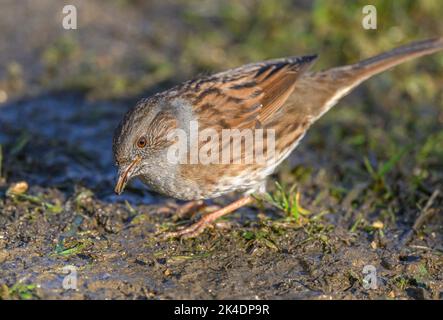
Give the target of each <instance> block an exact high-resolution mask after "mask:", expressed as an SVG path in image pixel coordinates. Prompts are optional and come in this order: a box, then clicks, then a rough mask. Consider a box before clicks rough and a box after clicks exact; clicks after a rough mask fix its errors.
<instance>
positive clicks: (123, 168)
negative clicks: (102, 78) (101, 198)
mask: <svg viewBox="0 0 443 320" xmlns="http://www.w3.org/2000/svg"><path fill="white" fill-rule="evenodd" d="M169 109H170V108H167V107H165V105H164V104H162V103H161V102H159V101H158V100H156V99H147V100H142V101H140V102H139V103H138V104H137V105H136V106H135V107H134V108H133V109H132V110H130V111H129V112H128V113H127V114H126V115H125V117H124V118H123V120H122V121H121V123H120V125H119V126H118V127H117V129H116V130H115V133H114V139H113V153H114V159H115V162H116V165H117V167H118V180H117V184H116V186H115V192H116V193H117V194H121V193H122V192H123V190H124V188H125V186H126V184H127V183H128V181H129V180H131V179H132V178H135V177H137V176H141V175H149V174H152V172H153V171H154V172H155V170H156V168H158V167H160V166H162V165H164V162H166V158H165V150H166V149H167V147H168V146H169V145H171V144H172V142H171V141H170V140H169V139H168V133H169V132H170V131H171V130H173V129H175V128H176V119H175V117H174V115H173V113H172V112H171V111H170V110H169Z"/></svg>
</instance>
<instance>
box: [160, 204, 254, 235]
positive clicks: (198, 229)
mask: <svg viewBox="0 0 443 320" xmlns="http://www.w3.org/2000/svg"><path fill="white" fill-rule="evenodd" d="M253 201H254V198H253V197H251V196H246V197H243V198H240V199H238V200H237V201H234V202H233V203H231V204H229V205H227V206H226V207H223V208H221V209H219V210H217V211H214V212H212V213H210V214H208V215H206V216H204V217H203V218H201V219H200V220H199V221H198V222H196V223H194V224H193V225H191V226H189V227H187V228H185V229H182V230H179V231H175V232H170V233H168V234H166V238H176V237H182V238H193V237H196V236H198V235H199V234H200V233H202V232H203V231H204V230H205V229H206V227H208V226H209V225H210V224H211V223H212V222H214V221H215V220H217V219H218V218H221V217H223V216H225V215H227V214H229V213H231V212H233V211H235V210H237V209H238V208H241V207H243V206H245V205H247V204H249V203H251V202H253Z"/></svg>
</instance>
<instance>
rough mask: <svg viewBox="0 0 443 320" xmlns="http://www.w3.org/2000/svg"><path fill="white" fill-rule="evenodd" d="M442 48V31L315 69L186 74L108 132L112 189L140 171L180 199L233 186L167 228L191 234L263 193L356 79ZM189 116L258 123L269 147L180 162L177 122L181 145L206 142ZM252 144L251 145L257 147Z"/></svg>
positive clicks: (212, 125)
mask: <svg viewBox="0 0 443 320" xmlns="http://www.w3.org/2000/svg"><path fill="white" fill-rule="evenodd" d="M442 49H443V38H438V39H433V40H426V41H421V42H415V43H411V44H409V45H406V46H402V47H399V48H397V49H394V50H391V51H389V52H386V53H383V54H380V55H378V56H375V57H373V58H369V59H367V60H363V61H361V62H358V63H356V64H352V65H348V66H343V67H337V68H332V69H329V70H326V71H321V72H309V71H308V69H309V67H310V66H311V65H312V64H313V63H314V61H315V60H316V58H317V56H315V55H311V56H303V57H291V58H282V59H276V60H269V61H264V62H258V63H252V64H248V65H245V66H241V67H239V68H236V69H231V70H228V71H225V72H221V73H217V74H214V75H211V76H205V77H201V78H199V79H195V80H191V81H188V82H185V83H183V84H180V85H178V86H176V87H174V88H172V89H169V90H167V91H164V92H161V93H157V94H155V95H154V96H152V97H150V98H147V99H143V100H141V101H140V102H138V103H137V105H136V106H135V107H134V108H133V109H132V110H130V111H129V112H128V113H127V114H126V115H125V117H124V119H123V121H122V122H121V123H120V125H119V127H118V128H117V130H116V132H115V135H114V143H113V151H114V156H115V160H116V163H117V166H118V169H119V178H118V182H117V185H116V187H115V192H116V193H117V194H120V193H121V192H122V191H123V189H124V187H125V185H126V183H127V182H128V180H130V179H132V178H134V177H139V178H140V179H141V180H142V181H143V182H144V183H146V184H147V185H149V186H150V187H151V188H152V189H153V190H155V191H158V192H160V193H162V194H165V195H167V196H171V197H174V198H178V199H182V200H202V199H209V198H215V197H219V196H221V195H223V194H225V193H228V192H231V191H240V192H242V193H243V194H244V196H242V197H241V198H240V199H239V200H237V201H235V202H233V203H231V204H230V205H228V206H226V207H224V208H222V209H219V210H217V211H215V212H213V213H211V214H208V215H206V216H204V217H203V218H202V219H201V220H200V221H198V222H197V223H195V224H193V225H191V226H190V227H187V228H184V229H182V230H178V231H176V232H173V233H171V234H169V235H170V236H183V237H193V236H196V235H198V234H199V233H200V232H201V231H202V230H204V228H205V227H206V226H208V225H209V224H211V223H212V222H214V221H215V220H216V219H218V218H220V217H222V216H224V215H226V214H228V213H230V212H232V211H234V210H236V209H238V208H240V207H242V206H244V205H247V204H249V203H251V202H252V201H253V198H252V196H251V194H252V193H254V192H263V191H264V183H265V179H266V177H267V176H268V175H270V174H271V173H272V172H273V171H274V169H275V168H276V167H277V166H278V165H279V164H280V163H281V162H282V161H283V160H284V159H285V158H286V157H288V156H289V154H290V153H291V151H292V150H293V149H294V148H295V147H296V146H297V144H298V143H299V141H300V140H301V139H302V138H303V136H304V134H305V133H306V131H307V130H308V128H309V127H310V126H311V125H312V124H313V123H314V122H315V121H316V120H317V119H319V118H320V117H321V116H322V115H323V114H324V113H325V112H326V111H328V110H329V109H330V108H331V107H332V106H334V105H335V104H336V103H337V101H338V100H339V99H340V98H342V97H343V96H345V95H346V94H348V93H349V92H350V91H351V90H352V89H353V88H355V87H356V86H357V85H358V84H360V83H361V82H362V81H364V80H366V79H368V78H370V77H371V76H373V75H375V74H378V73H380V72H382V71H385V70H387V69H389V68H391V67H394V66H396V65H398V64H400V63H403V62H405V61H407V60H410V59H413V58H417V57H420V56H423V55H427V54H431V53H434V52H436V51H439V50H442ZM192 122H194V125H195V124H196V125H197V126H198V132H202V130H205V129H211V130H212V132H213V133H214V132H215V133H221V131H222V130H224V129H238V130H245V129H246V130H249V131H251V132H258V130H259V129H260V130H262V132H263V130H264V131H265V132H268V134H266V135H267V136H268V135H269V136H270V134H269V132H272V133H273V137H274V143H273V144H271V143H270V142H269V141H270V140H269V141H268V140H266V141H267V143H266V144H264V147H263V144H262V145H261V147H262V148H264V149H270V148H271V147H272V148H273V152H269V153H270V154H271V155H268V153H267V152H266V156H265V158H264V161H249V162H246V161H240V162H238V161H237V162H236V161H234V160H235V159H233V158H228V159H229V161H228V162H222V163H220V162H209V163H203V162H202V161H197V162H195V161H194V162H193V161H190V158H191V156H190V154H191V151H190V150H189V149H188V150H187V151H186V153H185V154H184V156H183V155H182V156H181V157H180V160H181V161H172V160H171V158H170V152H169V151H170V150H171V148H172V147H173V146H175V145H176V144H177V136H175V138H173V139H171V132H175V131H176V130H177V129H181V130H182V132H184V137H185V138H187V140H186V146H189V144H192V143H194V145H197V146H199V147H202V146H203V145H204V142H205V141H200V140H198V142H197V143H196V142H195V141H196V139H197V138H196V136H195V135H194V136H193V135H192V132H191V130H190V129H189V127H190V124H191V123H192ZM217 139H219V138H216V141H215V142H220V144H215V145H218V146H220V147H219V149H216V150H217V152H220V153H221V154H223V152H225V151H229V150H231V149H230V148H231V145H230V143H226V142H225V141H221V139H219V140H217ZM229 141H231V140H229ZM253 148H254V150H253V151H257V150H255V148H258V147H257V146H256V145H254V146H253ZM228 149H229V150H228ZM214 150H215V149H214ZM266 151H269V150H266ZM211 152H214V151H213V149H211ZM264 153H265V152H264ZM244 154H245V152H243V151H242V152H241V155H244ZM183 159H185V160H186V161H182V160H183ZM218 159H219V158H218Z"/></svg>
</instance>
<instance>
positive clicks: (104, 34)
mask: <svg viewBox="0 0 443 320" xmlns="http://www.w3.org/2000/svg"><path fill="white" fill-rule="evenodd" d="M66 4H73V5H75V6H76V8H77V14H78V29H77V30H64V29H63V28H62V18H63V15H62V8H63V6H64V5H66ZM366 4H367V1H352V2H350V1H334V2H331V1H321V0H317V1H304V0H299V1H290V0H281V1H263V0H245V1H234V0H232V1H230V0H227V1H192V0H191V1H168V0H166V1H163V0H162V1H156V0H151V1H138V0H108V1H99V0H94V1H75V0H72V1H54V0H39V1H30V0H22V1H13V0H2V1H1V8H2V10H1V11H0V28H1V30H2V31H1V33H2V35H1V36H2V41H1V44H0V67H1V69H0V79H1V82H0V90H2V93H1V97H2V100H3V101H4V100H5V99H6V98H12V97H16V96H22V95H24V94H33V93H36V92H40V91H42V90H48V89H54V88H57V89H80V90H86V91H88V93H89V95H90V96H91V97H118V96H128V95H135V94H140V93H141V92H143V91H146V90H148V89H149V88H151V87H155V86H157V85H159V84H160V83H162V82H164V81H169V82H173V83H175V82H178V81H181V80H184V79H188V78H189V77H194V76H196V75H197V74H198V73H201V72H205V73H206V72H211V71H216V70H222V69H226V68H229V67H234V66H238V65H241V64H244V63H247V62H251V61H258V60H263V59H267V58H271V57H282V56H290V55H303V54H309V53H319V54H320V59H319V61H318V63H317V65H316V66H315V68H316V69H319V68H320V69H321V68H328V67H332V66H336V65H339V64H345V63H350V62H353V61H356V60H359V59H361V58H365V57H368V56H371V55H374V54H377V53H379V52H380V51H383V50H387V49H390V48H392V47H395V46H398V45H400V44H404V43H406V42H408V41H411V40H415V39H424V38H429V37H434V36H437V35H441V33H442V30H443V21H442V20H443V19H441V15H442V13H443V4H442V3H441V2H440V1H437V0H424V1H414V0H400V1H392V0H388V1H371V4H373V5H375V6H376V8H377V13H378V28H377V30H365V29H363V28H362V26H361V21H362V18H363V14H362V8H363V7H364V6H365V5H366ZM442 61H443V58H442V56H441V55H439V56H434V57H430V58H426V59H424V61H415V62H412V63H409V64H407V65H405V66H402V67H400V68H397V69H396V70H395V71H394V72H392V73H389V74H386V75H384V76H382V77H383V79H382V80H379V81H378V82H379V83H381V82H384V83H386V82H389V83H390V82H397V83H394V86H395V87H394V88H392V86H389V88H390V89H392V90H390V91H400V90H401V91H402V93H403V94H409V95H410V96H411V97H415V98H419V99H420V100H422V99H427V98H430V97H434V98H435V97H437V98H438V99H437V101H442V100H443V99H441V98H442V94H443V93H442V92H441V90H440V91H438V90H437V88H441V86H440V87H439V84H440V85H441V81H442V80H441V72H437V71H434V72H433V70H434V69H438V67H441V66H442V64H443V62H442ZM417 64H418V65H419V66H420V68H421V69H425V70H426V71H427V72H418V73H417V72H414V70H415V69H416V68H417V67H416V66H417ZM413 73H415V75H414V76H408V75H411V74H413ZM399 79H402V80H403V81H395V80H399ZM379 94H380V93H379ZM389 96H395V92H394V93H391V94H390V95H389ZM418 96H419V97H418Z"/></svg>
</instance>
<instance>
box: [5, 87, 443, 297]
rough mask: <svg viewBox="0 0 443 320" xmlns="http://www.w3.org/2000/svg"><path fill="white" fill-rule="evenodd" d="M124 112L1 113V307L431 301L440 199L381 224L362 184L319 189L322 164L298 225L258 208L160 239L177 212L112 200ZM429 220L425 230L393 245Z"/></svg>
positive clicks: (145, 195) (438, 266)
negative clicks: (189, 234) (67, 280)
mask: <svg viewBox="0 0 443 320" xmlns="http://www.w3.org/2000/svg"><path fill="white" fill-rule="evenodd" d="M129 102H130V101H124V102H118V101H117V102H116V101H114V102H110V101H107V102H98V103H97V102H95V103H90V102H87V101H86V100H85V99H84V98H83V97H82V95H81V94H73V93H65V92H60V93H54V94H47V95H42V96H40V97H36V98H33V99H31V100H26V99H25V100H22V101H17V102H14V103H11V104H9V105H5V106H3V107H2V113H1V117H0V121H1V126H2V130H1V135H0V138H1V142H2V145H3V146H4V148H3V149H4V150H5V151H7V153H6V154H7V155H8V156H7V157H5V159H4V163H3V167H4V169H3V172H4V174H5V177H4V178H3V183H2V186H1V189H0V190H1V191H0V192H1V198H0V199H1V200H0V206H1V208H2V210H1V215H0V224H1V226H2V228H1V234H0V237H1V238H0V247H1V250H0V262H1V266H2V267H1V281H2V297H3V298H28V297H33V298H81V299H100V298H118V299H124V298H129V299H144V298H147V299H165V298H179V299H193V298H198V299H210V298H247V299H256V298H262V299H263V298H291V299H292V298H318V299H329V298H437V299H438V298H441V295H442V292H443V279H442V276H443V273H442V267H443V266H442V263H443V261H442V254H443V247H442V240H443V233H442V224H441V223H442V217H441V204H442V202H441V196H440V197H439V195H437V196H436V197H435V198H434V200H433V203H430V205H429V206H428V207H427V208H422V210H423V209H424V210H426V211H427V212H425V213H423V212H421V210H420V207H424V206H425V205H426V203H425V202H423V203H421V206H420V207H415V208H414V206H412V207H408V206H407V204H406V203H403V201H405V202H407V201H408V200H407V199H402V198H401V195H399V196H398V197H399V199H397V200H396V201H394V202H395V203H398V207H399V208H402V209H399V210H398V211H397V212H394V215H395V222H390V219H391V218H384V219H383V218H380V215H381V214H382V213H383V208H377V206H376V205H375V204H376V203H378V202H379V201H378V200H377V199H376V197H379V195H375V194H372V193H371V192H367V189H368V188H369V187H368V186H365V185H360V184H357V185H354V186H353V187H352V189H350V190H347V191H343V193H344V196H343V197H341V196H336V195H335V196H334V195H333V194H332V195H331V191H330V190H327V187H325V189H323V187H322V186H323V184H325V185H326V184H328V183H329V182H326V181H324V180H325V179H326V178H325V177H324V176H323V177H322V175H328V174H327V173H325V172H326V171H328V170H331V171H332V170H333V168H332V167H331V166H327V167H325V168H324V167H323V166H322V168H321V169H319V170H318V171H316V169H313V170H314V171H316V172H313V173H310V175H311V176H312V178H309V179H308V181H306V182H304V183H303V184H302V185H301V186H300V191H301V194H302V197H301V202H302V204H303V205H304V206H305V207H306V208H308V209H309V210H310V211H311V212H312V217H311V216H307V218H306V219H305V220H306V221H301V220H298V221H296V220H294V219H291V218H288V217H287V216H286V215H285V213H283V212H281V211H279V210H276V209H273V208H272V207H271V206H269V205H268V204H266V203H265V204H263V205H262V206H253V207H250V208H246V209H242V210H239V211H238V212H237V213H235V214H234V215H232V216H231V217H228V218H226V219H224V220H222V221H220V222H219V223H218V224H217V226H216V227H215V228H213V229H212V230H208V231H207V232H205V233H204V234H203V235H202V236H201V237H199V238H198V239H194V240H185V241H179V240H169V241H164V240H162V239H161V233H162V232H164V231H165V230H168V229H172V228H175V227H176V226H178V225H180V224H182V223H189V221H187V220H186V219H185V220H180V219H177V218H176V217H174V210H173V208H174V201H173V200H170V199H166V198H161V197H160V196H158V195H156V194H153V193H149V192H148V191H147V190H146V189H145V188H143V187H142V186H140V185H137V184H135V185H134V184H133V185H132V188H129V190H128V191H127V192H126V193H125V194H124V196H123V197H116V196H115V195H114V194H113V191H112V189H113V188H112V186H113V183H114V182H115V180H114V179H115V177H114V174H115V172H114V170H115V169H114V167H113V163H112V156H111V137H112V131H113V129H114V127H115V125H116V123H117V121H118V120H119V119H120V117H121V116H122V113H123V112H124V110H125V107H124V106H125V105H126V104H129ZM73 106H75V108H73ZM23 119H32V120H31V121H23ZM320 129H321V128H320ZM314 130H315V129H314ZM308 140H309V139H308ZM331 148H332V146H331ZM325 152H326V151H325ZM300 153H301V154H305V156H306V154H309V153H310V152H309V151H308V150H307V148H306V147H302V148H300ZM316 156H318V155H311V157H316ZM335 157H337V158H338V159H340V160H341V161H345V158H344V156H343V155H341V154H340V153H338V152H337V154H336V155H335ZM306 158H307V159H306V160H302V159H298V161H299V162H300V163H301V164H300V163H299V164H298V168H301V166H303V163H304V162H303V161H306V163H305V164H306V165H308V164H309V161H310V160H309V159H308V156H306ZM340 160H338V161H340ZM296 161H297V160H296ZM288 167H290V166H289V165H288ZM288 170H289V169H288ZM299 170H300V169H299ZM283 171H285V169H283ZM282 174H284V173H282ZM344 174H347V175H349V173H344ZM5 180H6V181H7V182H5ZM14 181H15V182H17V181H26V182H27V183H28V184H29V186H30V189H29V191H27V192H26V193H25V194H23V195H13V194H11V190H9V192H8V187H11V185H13V182H14ZM365 190H366V192H365ZM337 192H339V191H337ZM362 194H363V195H364V196H363V195H362ZM429 196H430V195H429ZM429 196H428V195H424V196H423V201H424V200H426V199H428V198H429ZM359 198H363V199H364V200H359ZM226 201H227V199H222V200H219V203H220V204H222V203H226ZM360 201H361V203H359V202H360ZM391 202H392V201H391ZM165 208H171V210H165ZM386 210H389V208H388V209H386ZM428 211H429V212H430V213H431V214H430V215H431V220H427V221H426V224H425V226H424V227H423V226H421V227H420V229H419V232H418V234H414V235H413V236H412V238H411V241H410V242H409V243H406V244H404V245H403V244H402V241H403V242H405V241H406V240H405V238H406V237H408V231H409V230H411V227H412V225H413V223H414V220H415V218H417V217H418V216H419V215H420V214H429V212H428ZM197 216H198V215H197ZM382 221H385V222H382ZM380 224H381V225H380ZM409 236H410V235H409ZM366 265H372V266H374V267H375V270H376V274H377V279H378V282H377V285H378V288H377V289H365V288H364V278H365V277H366V275H365V274H364V273H363V269H364V267H365V266H366ZM66 266H75V268H76V269H77V276H78V283H77V285H78V289H77V290H65V289H63V287H62V282H63V279H64V277H65V276H66V274H64V272H67V271H66V270H64V269H63V268H64V267H66Z"/></svg>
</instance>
